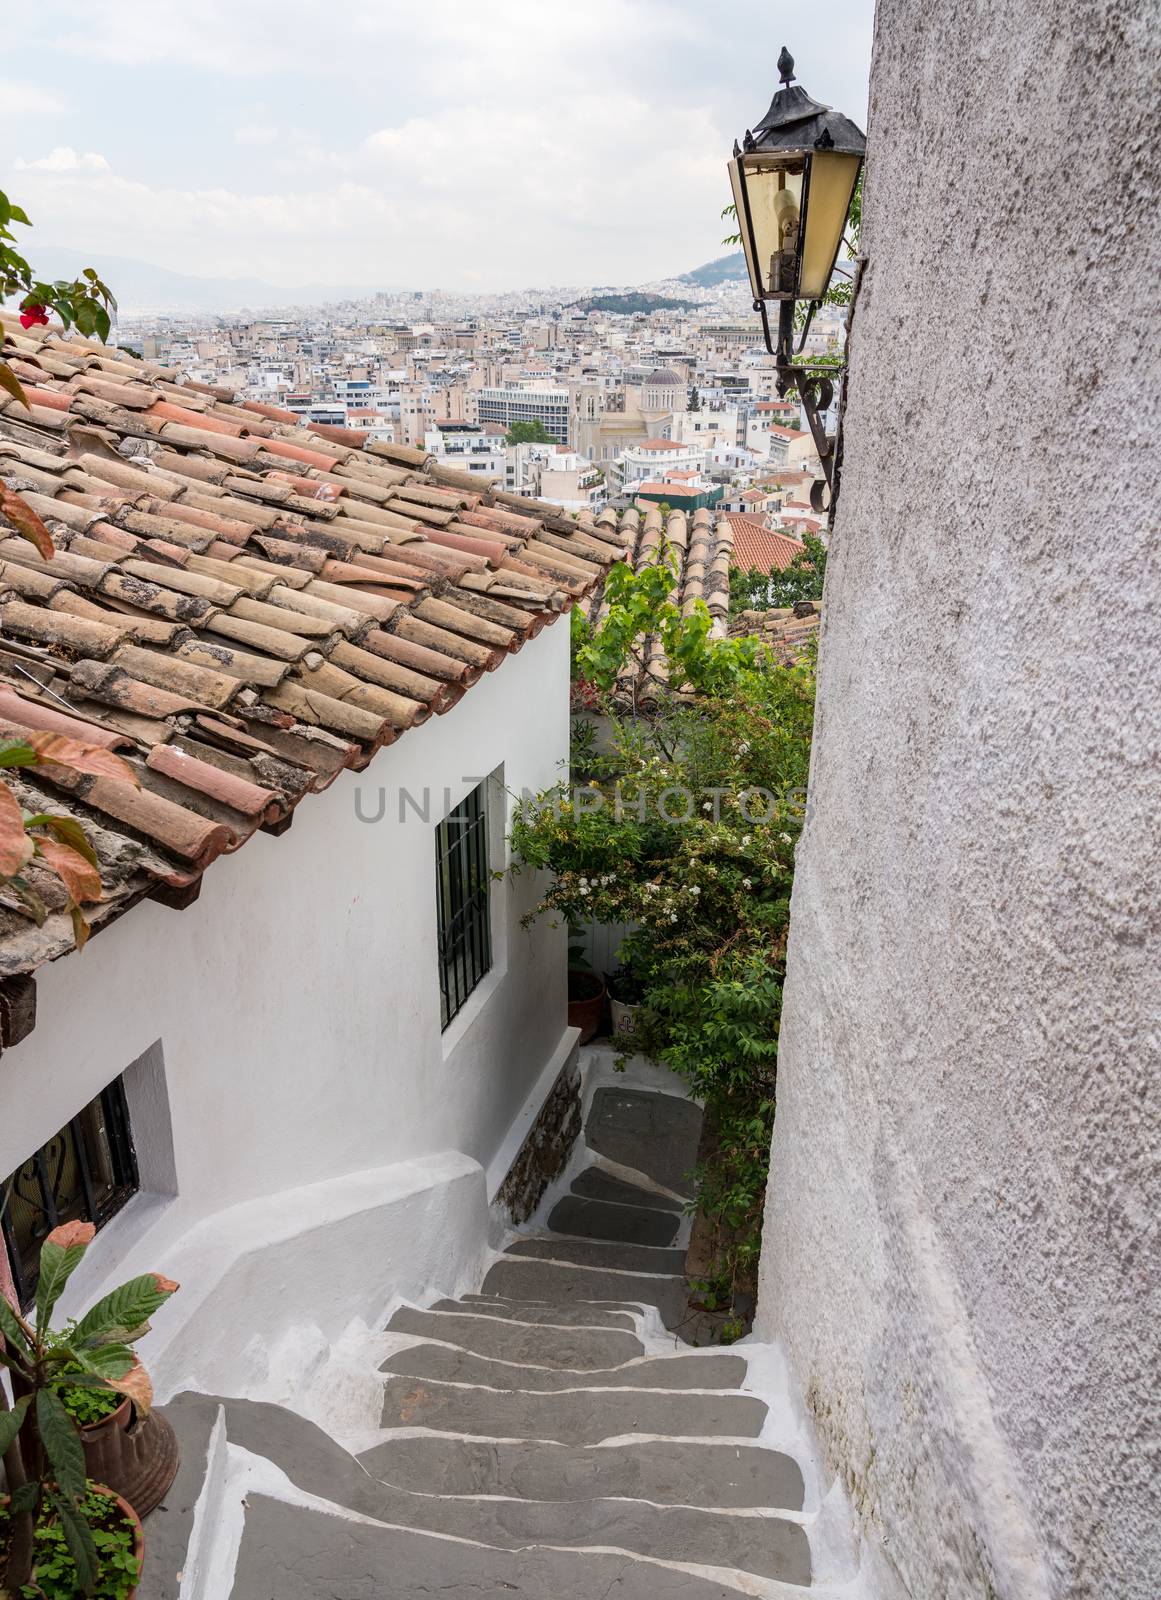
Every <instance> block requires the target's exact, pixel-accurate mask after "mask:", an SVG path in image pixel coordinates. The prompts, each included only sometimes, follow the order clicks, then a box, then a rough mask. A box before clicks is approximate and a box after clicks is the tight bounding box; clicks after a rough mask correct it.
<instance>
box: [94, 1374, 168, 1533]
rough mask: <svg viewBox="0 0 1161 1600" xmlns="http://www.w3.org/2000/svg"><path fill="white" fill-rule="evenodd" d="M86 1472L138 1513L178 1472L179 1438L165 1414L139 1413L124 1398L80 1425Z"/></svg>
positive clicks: (153, 1503)
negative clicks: (110, 1409) (105, 1413)
mask: <svg viewBox="0 0 1161 1600" xmlns="http://www.w3.org/2000/svg"><path fill="white" fill-rule="evenodd" d="M80 1432H81V1444H82V1446H83V1448H84V1452H85V1472H86V1474H87V1476H88V1477H89V1478H91V1479H92V1480H93V1481H94V1482H96V1483H105V1484H108V1486H109V1488H110V1489H111V1490H112V1492H113V1493H114V1494H116V1495H122V1496H123V1497H124V1498H125V1499H126V1500H127V1501H128V1502H129V1504H130V1505H131V1506H132V1507H133V1509H134V1511H135V1512H136V1514H137V1515H138V1516H139V1517H147V1516H148V1515H149V1513H150V1512H151V1511H152V1510H153V1509H154V1507H155V1506H158V1505H160V1504H161V1502H162V1500H163V1499H164V1498H165V1493H166V1490H167V1489H168V1488H169V1486H170V1484H171V1483H172V1482H173V1480H174V1477H175V1476H176V1474H177V1468H178V1462H179V1460H180V1454H179V1451H178V1445H177V1436H176V1434H175V1433H174V1431H173V1429H172V1427H171V1426H170V1424H169V1421H168V1419H167V1418H166V1416H165V1414H164V1412H162V1411H159V1410H156V1409H154V1410H152V1411H150V1412H149V1414H148V1415H147V1416H145V1417H140V1416H138V1415H137V1412H136V1411H135V1409H134V1407H133V1402H132V1401H131V1400H130V1399H129V1398H128V1396H126V1398H125V1399H124V1400H122V1401H121V1404H120V1405H119V1406H118V1407H117V1409H116V1411H111V1412H110V1413H109V1415H108V1416H107V1417H102V1418H101V1420H100V1421H99V1422H90V1423H87V1424H86V1425H85V1426H84V1427H82V1428H81V1430H80Z"/></svg>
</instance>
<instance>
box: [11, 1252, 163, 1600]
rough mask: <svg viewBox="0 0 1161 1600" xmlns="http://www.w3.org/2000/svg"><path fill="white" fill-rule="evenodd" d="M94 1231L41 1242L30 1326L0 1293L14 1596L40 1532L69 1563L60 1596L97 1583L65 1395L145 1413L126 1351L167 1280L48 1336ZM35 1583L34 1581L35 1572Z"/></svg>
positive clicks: (137, 1283) (146, 1279)
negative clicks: (108, 1399) (97, 1397)
mask: <svg viewBox="0 0 1161 1600" xmlns="http://www.w3.org/2000/svg"><path fill="white" fill-rule="evenodd" d="M95 1232H96V1229H95V1228H94V1226H93V1224H92V1223H91V1222H66V1223H62V1224H61V1226H60V1227H57V1228H54V1229H53V1230H52V1232H51V1233H50V1234H49V1235H48V1237H47V1238H46V1239H45V1241H44V1243H43V1245H42V1246H41V1251H40V1275H39V1277H38V1279H37V1285H36V1303H35V1308H34V1311H33V1313H32V1318H31V1320H26V1319H25V1317H23V1316H22V1315H21V1313H20V1312H19V1311H18V1310H17V1309H16V1307H14V1306H12V1305H10V1304H9V1302H8V1301H7V1300H6V1299H5V1298H4V1297H3V1295H2V1294H0V1365H3V1366H5V1367H7V1369H8V1371H9V1374H10V1378H11V1383H12V1391H13V1396H14V1398H13V1403H12V1405H11V1407H10V1408H9V1407H8V1406H7V1403H6V1402H5V1401H4V1399H3V1392H2V1391H0V1455H2V1456H3V1459H4V1472H5V1476H6V1478H7V1481H8V1486H9V1492H10V1501H9V1506H8V1515H7V1524H8V1529H7V1541H6V1543H7V1548H6V1549H5V1550H4V1551H3V1552H0V1560H2V1563H3V1564H2V1566H0V1578H2V1580H3V1585H4V1589H5V1590H6V1591H7V1592H8V1593H10V1594H21V1593H24V1592H26V1591H25V1589H24V1586H25V1585H29V1584H31V1583H32V1580H33V1567H34V1563H36V1562H37V1561H38V1559H39V1555H38V1551H39V1549H40V1548H41V1547H43V1546H44V1544H45V1540H44V1539H42V1538H41V1531H42V1530H45V1531H46V1534H47V1531H48V1530H55V1532H53V1534H52V1537H51V1538H48V1540H47V1542H48V1544H49V1545H53V1546H55V1544H56V1542H57V1536H58V1535H59V1541H60V1542H61V1543H63V1546H64V1549H65V1550H66V1551H67V1554H68V1558H69V1560H70V1561H71V1562H72V1566H73V1576H72V1580H71V1581H72V1582H73V1587H72V1588H71V1589H58V1592H59V1593H60V1594H61V1595H67V1596H68V1597H69V1600H74V1597H75V1596H77V1595H89V1596H91V1595H96V1594H98V1593H99V1592H100V1591H99V1590H98V1587H97V1586H98V1584H99V1583H101V1582H103V1581H105V1578H106V1576H107V1575H106V1574H105V1573H103V1571H102V1557H101V1552H100V1546H99V1544H98V1541H97V1537H96V1532H95V1531H94V1529H93V1528H92V1527H91V1526H90V1522H89V1519H88V1516H87V1514H86V1510H85V1507H86V1503H87V1497H88V1495H89V1486H88V1480H87V1478H86V1476H85V1456H84V1450H83V1447H82V1444H81V1436H80V1431H79V1429H78V1427H77V1423H76V1420H75V1418H74V1417H73V1416H70V1414H69V1410H68V1407H67V1405H66V1399H65V1397H66V1395H68V1394H70V1393H74V1392H76V1391H78V1390H84V1389H91V1390H94V1391H97V1392H99V1393H101V1394H102V1395H109V1394H116V1395H117V1396H121V1395H127V1396H128V1397H129V1398H130V1399H131V1400H132V1401H133V1404H134V1406H135V1407H136V1408H137V1410H138V1411H139V1412H147V1411H148V1410H149V1407H150V1404H151V1402H152V1398H153V1391H152V1386H151V1385H150V1382H149V1377H148V1374H147V1373H146V1371H145V1369H144V1367H143V1366H142V1365H141V1363H140V1361H139V1360H138V1358H137V1355H136V1353H135V1352H134V1351H133V1349H132V1348H131V1346H132V1344H133V1343H134V1341H135V1340H137V1339H139V1338H140V1337H141V1335H142V1334H144V1333H145V1332H146V1331H147V1330H148V1327H149V1318H150V1317H151V1316H152V1315H153V1313H154V1312H155V1311H156V1310H157V1309H158V1307H159V1306H162V1305H164V1304H165V1302H166V1300H168V1299H169V1297H170V1295H171V1294H173V1292H174V1291H175V1289H176V1288H177V1284H176V1283H172V1282H171V1281H170V1280H169V1279H168V1278H163V1277H162V1276H161V1275H160V1274H159V1273H156V1272H149V1273H146V1274H144V1276H142V1277H139V1278H133V1279H131V1280H130V1281H129V1282H128V1283H125V1284H122V1285H121V1287H120V1288H119V1289H114V1290H113V1291H112V1292H111V1293H110V1294H107V1295H105V1296H103V1298H102V1299H100V1300H98V1301H97V1303H96V1305H94V1306H93V1307H92V1308H91V1309H90V1310H89V1311H87V1312H86V1313H85V1315H84V1316H83V1317H81V1318H80V1319H79V1320H78V1321H74V1322H69V1323H67V1324H66V1325H65V1326H64V1327H63V1328H61V1329H58V1330H53V1328H52V1327H51V1325H50V1324H51V1318H52V1313H53V1311H54V1310H55V1308H56V1304H57V1301H58V1300H59V1299H60V1296H61V1294H62V1292H63V1291H64V1288H65V1285H66V1284H67V1283H68V1280H69V1278H70V1277H71V1276H72V1274H73V1273H74V1272H75V1271H76V1269H77V1267H78V1266H79V1265H80V1263H81V1261H82V1259H83V1258H84V1254H85V1251H86V1250H87V1249H88V1247H89V1244H90V1243H91V1242H92V1239H93V1236H94V1234H95ZM54 1559H55V1558H54ZM36 1577H37V1581H38V1582H39V1569H37V1574H36ZM41 1588H42V1589H43V1585H42V1586H41ZM28 1592H30V1593H32V1594H34V1595H35V1594H36V1593H37V1590H36V1588H35V1587H34V1588H32V1589H31V1590H30V1591H28Z"/></svg>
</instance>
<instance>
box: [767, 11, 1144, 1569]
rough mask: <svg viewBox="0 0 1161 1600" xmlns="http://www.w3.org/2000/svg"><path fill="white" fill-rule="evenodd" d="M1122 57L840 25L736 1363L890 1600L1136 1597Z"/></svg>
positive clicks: (1136, 484) (932, 21)
mask: <svg viewBox="0 0 1161 1600" xmlns="http://www.w3.org/2000/svg"><path fill="white" fill-rule="evenodd" d="M1158 23H1159V16H1158V7H1157V5H1156V3H1155V0H1154V3H1147V4H1146V5H1144V6H1141V5H1139V4H1136V3H1132V4H1130V3H1129V0H1101V3H1099V4H1097V3H1093V0H1081V3H1080V4H1077V3H1075V0H1069V3H1067V4H1066V3H1065V0H1039V3H1037V4H1031V3H1027V0H1020V3H1017V4H1014V5H1007V6H1000V5H997V4H976V5H966V6H965V5H963V4H961V3H960V0H930V3H929V4H927V5H924V6H917V5H914V4H911V3H909V0H879V4H878V10H877V15H876V36H875V57H874V69H873V72H872V83H871V116H870V128H869V157H868V167H867V184H866V206H865V211H864V224H865V226H864V232H863V247H864V249H865V252H866V258H867V270H866V275H865V277H864V280H863V284H862V287H861V290H860V293H859V298H858V303H857V306H856V310H855V316H854V327H853V334H852V344H851V379H850V398H849V407H848V410H847V414H846V452H845V458H844V469H843V482H842V497H841V500H840V503H839V508H838V517H837V522H836V526H835V531H834V538H833V541H832V544H831V552H832V553H831V559H830V564H829V566H828V569H827V577H826V600H825V605H824V616H823V635H822V646H821V667H820V676H819V694H818V710H817V716H816V722H815V742H814V757H813V771H812V775H811V812H810V819H809V822H808V826H807V829H806V832H805V835H804V837H803V840H802V843H801V844H800V846H799V853H798V865H797V872H796V877H795V885H794V900H793V907H792V915H791V933H790V946H789V961H788V974H787V982H786V994H785V1007H784V1013H783V1022H782V1032H781V1048H780V1054H779V1062H778V1079H779V1082H778V1116H777V1122H776V1126H775V1131H774V1148H773V1162H772V1168H771V1182H770V1188H769V1205H768V1211H767V1223H766V1228H767V1233H766V1246H765V1254H764V1260H763V1277H762V1289H761V1296H760V1326H761V1327H762V1329H763V1331H764V1332H765V1333H766V1334H767V1335H778V1336H780V1337H781V1338H782V1339H783V1340H784V1341H785V1344H786V1348H787V1351H788V1354H789V1357H790V1361H791V1364H792V1368H793V1370H794V1372H795V1373H796V1375H797V1377H798V1380H799V1382H800V1383H801V1387H802V1391H803V1393H804V1394H805V1396H806V1398H807V1400H808V1402H809V1405H810V1407H811V1410H812V1413H813V1415H814V1418H815V1420H816V1422H817V1424H818V1429H819V1433H820V1437H821V1439H822V1441H823V1444H824V1446H825V1448H826V1451H827V1455H828V1459H829V1462H830V1464H831V1466H832V1468H833V1469H834V1470H835V1472H836V1473H837V1474H840V1475H841V1476H842V1477H843V1479H844V1480H845V1483H846V1485H847V1487H848V1488H849V1490H850V1492H851V1497H852V1500H853V1502H854V1504H855V1506H856V1507H857V1509H858V1512H859V1514H860V1517H861V1519H862V1522H863V1526H864V1528H866V1529H867V1530H868V1531H869V1532H871V1533H872V1534H873V1535H875V1536H876V1537H877V1539H878V1540H879V1542H880V1546H881V1549H882V1551H883V1554H884V1557H885V1560H886V1561H887V1562H888V1563H889V1564H890V1566H891V1567H892V1568H893V1569H894V1572H895V1574H896V1577H897V1579H898V1589H897V1591H896V1592H898V1593H899V1594H905V1595H908V1596H913V1597H914V1600H936V1597H938V1600H984V1597H985V1596H987V1597H991V1600H1114V1597H1115V1600H1156V1597H1157V1595H1158V1594H1161V1519H1159V1518H1158V1508H1157V1482H1156V1468H1155V1462H1154V1463H1152V1464H1151V1463H1150V1459H1149V1453H1150V1449H1151V1448H1152V1446H1154V1445H1155V1443H1156V1432H1157V1427H1156V1417H1157V1410H1156V1395H1157V1389H1158V1370H1159V1364H1161V1350H1159V1343H1158V1329H1159V1327H1161V1320H1159V1318H1158V1306H1157V1270H1156V1269H1157V1218H1158V1215H1159V1214H1161V1187H1159V1183H1158V1174H1159V1172H1161V1136H1159V1130H1158V1116H1157V1108H1156V1090H1157V1065H1158V1059H1159V1056H1158V1035H1157V1017H1158V1015H1159V1014H1161V989H1159V981H1158V980H1159V974H1161V966H1159V964H1158V959H1157V950H1158V940H1159V936H1161V916H1159V909H1158V906H1159V900H1158V882H1159V846H1158V832H1157V816H1158V809H1159V793H1161V769H1159V767H1158V749H1159V747H1161V693H1159V683H1161V630H1159V629H1158V617H1157V611H1158V596H1159V594H1161V560H1159V556H1161V546H1159V543H1158V539H1157V508H1158V505H1159V504H1161V452H1159V448H1158V444H1159V439H1161V414H1159V394H1158V381H1157V380H1158V372H1159V371H1161V328H1159V323H1158V318H1157V307H1156V299H1157V281H1158V273H1159V260H1158V249H1157V227H1156V214H1155V213H1156V195H1157V192H1158V188H1159V187H1161V163H1159V161H1158V148H1159V147H1158V142H1157V137H1156V131H1157V130H1156V103H1157V62H1158V59H1159V56H1158ZM808 81H813V80H809V79H808ZM1096 440H1101V441H1108V443H1109V446H1110V448H1111V449H1112V450H1113V451H1114V452H1116V453H1117V455H1118V457H1119V458H1122V457H1123V459H1124V462H1125V464H1126V471H1125V474H1124V476H1123V478H1122V479H1121V480H1120V481H1119V482H1118V485H1117V494H1116V496H1115V498H1114V499H1113V500H1111V501H1110V498H1109V495H1108V492H1107V491H1108V481H1107V478H1108V469H1107V464H1106V460H1105V459H1104V457H1103V451H1102V450H1101V449H1093V448H1091V447H1086V445H1085V444H1084V443H1081V442H1080V441H1096ZM1086 507H1093V508H1097V509H1094V511H1093V512H1092V514H1091V515H1090V514H1086V512H1085V509H1084V508H1086Z"/></svg>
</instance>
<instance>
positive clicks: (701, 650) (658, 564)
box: [573, 540, 761, 694]
mask: <svg viewBox="0 0 1161 1600" xmlns="http://www.w3.org/2000/svg"><path fill="white" fill-rule="evenodd" d="M676 586H677V562H676V559H675V557H674V555H673V552H672V550H671V549H670V547H669V544H668V542H667V541H665V540H663V541H662V543H661V546H660V548H659V549H658V553H657V558H656V560H655V561H654V562H652V563H649V564H646V565H643V566H641V567H639V568H638V569H637V570H636V571H634V570H633V568H632V567H630V566H629V565H628V564H627V563H626V562H623V561H619V562H618V563H617V564H616V566H614V567H612V568H611V569H610V571H609V574H608V576H607V577H606V579H605V600H606V601H607V603H608V607H609V610H608V615H607V617H606V619H605V621H604V622H603V623H602V625H601V627H600V628H599V629H597V630H593V629H592V627H591V626H590V625H589V624H588V623H583V624H580V625H578V624H576V623H574V633H573V640H574V647H575V648H574V663H575V668H576V671H577V673H578V674H579V675H580V676H581V677H583V678H584V679H585V680H586V681H588V682H590V683H593V684H595V685H596V686H597V687H598V688H599V689H602V690H604V691H606V692H608V691H610V690H611V689H613V688H614V686H615V685H616V682H617V679H618V677H619V676H620V674H621V672H622V670H623V669H624V668H625V667H626V666H629V665H632V666H634V667H635V668H636V669H637V670H638V671H639V672H640V673H643V674H646V675H650V674H651V673H652V669H651V667H650V664H649V659H648V651H647V644H648V641H649V639H650V638H652V637H654V636H656V637H657V638H659V639H660V641H661V644H662V648H663V649H664V651H665V655H666V658H667V663H668V672H667V673H666V674H663V675H661V676H659V677H657V678H656V681H657V683H658V685H659V686H662V687H665V688H669V687H673V688H675V689H682V688H688V689H691V690H693V691H695V692H697V693H700V694H713V693H715V692H720V691H723V690H726V689H728V687H729V686H730V685H731V684H732V683H733V681H734V680H735V678H736V677H737V675H738V674H739V673H741V672H744V671H747V670H750V669H752V668H753V667H754V666H755V664H756V663H757V661H758V657H759V655H760V652H761V645H760V643H759V641H758V640H757V639H717V640H715V639H711V629H712V627H713V618H712V617H711V615H710V613H709V608H708V607H707V606H706V605H705V603H704V601H700V600H699V601H697V602H696V603H695V604H694V606H693V607H692V608H691V610H690V612H689V614H688V615H686V614H685V613H683V611H682V609H681V607H680V606H679V605H678V604H677V602H676V600H675V599H674V595H675V593H676ZM575 615H576V613H575V612H574V616H575Z"/></svg>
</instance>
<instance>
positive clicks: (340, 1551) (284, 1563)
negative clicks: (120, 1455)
mask: <svg viewBox="0 0 1161 1600" xmlns="http://www.w3.org/2000/svg"><path fill="white" fill-rule="evenodd" d="M799 1531H800V1530H799ZM792 1581H793V1580H792ZM614 1591H615V1593H616V1600H737V1596H738V1595H739V1594H742V1593H744V1592H745V1590H744V1589H742V1588H740V1587H739V1586H738V1585H737V1584H734V1583H727V1582H722V1581H720V1580H718V1579H715V1578H702V1577H699V1576H696V1575H694V1574H692V1573H689V1572H683V1571H675V1570H673V1569H672V1568H668V1567H665V1566H662V1565H660V1564H659V1563H656V1562H650V1561H646V1560H642V1559H640V1558H639V1557H634V1556H631V1555H619V1554H607V1553H604V1552H601V1551H595V1550H594V1551H569V1550H553V1549H543V1548H531V1549H516V1550H495V1549H488V1548H485V1547H483V1546H481V1545H479V1544H470V1543H462V1542H459V1541H457V1540H454V1539H440V1538H438V1537H435V1536H433V1535H431V1534H427V1533H419V1532H416V1531H414V1530H412V1529H408V1528H391V1527H384V1526H382V1525H380V1524H378V1523H373V1522H357V1521H354V1520H352V1519H350V1518H344V1517H340V1516H329V1515H327V1514H326V1513H323V1512H319V1511H315V1510H313V1509H304V1508H303V1507H300V1506H295V1505H291V1504H289V1503H287V1502H285V1501H282V1500H272V1499H269V1498H268V1497H267V1496H265V1495H255V1494H252V1495H250V1496H249V1497H248V1501H247V1509H246V1521H245V1527H244V1530H243V1534H242V1543H241V1548H240V1550H239V1552H238V1565H237V1570H236V1573H235V1577H234V1586H233V1588H232V1590H231V1600H271V1596H277V1600H412V1597H415V1600H418V1597H419V1596H423V1595H431V1594H435V1593H438V1594H439V1596H440V1600H545V1597H546V1596H548V1595H559V1596H561V1597H562V1600H565V1597H567V1600H604V1597H606V1596H609V1595H612V1594H613V1592H614Z"/></svg>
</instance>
